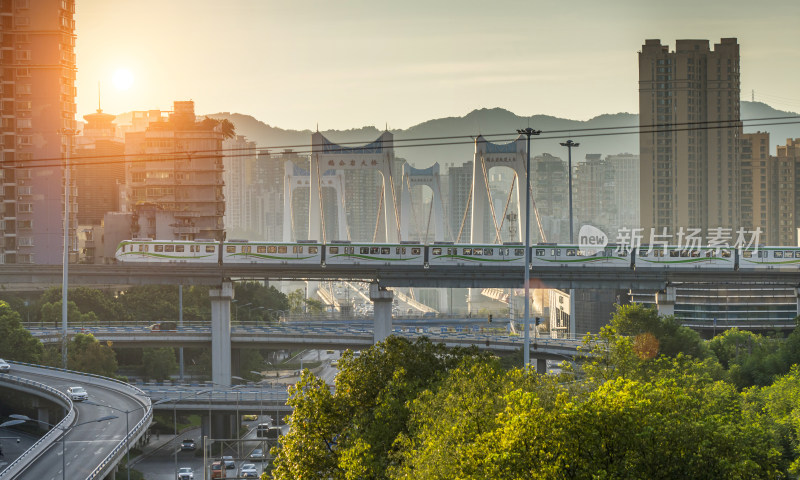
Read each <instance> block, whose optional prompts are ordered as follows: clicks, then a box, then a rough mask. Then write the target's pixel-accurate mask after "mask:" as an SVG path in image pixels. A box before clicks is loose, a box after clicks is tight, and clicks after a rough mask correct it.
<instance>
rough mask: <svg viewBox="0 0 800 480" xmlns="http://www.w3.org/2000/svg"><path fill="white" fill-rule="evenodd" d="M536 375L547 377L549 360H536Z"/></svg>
mask: <svg viewBox="0 0 800 480" xmlns="http://www.w3.org/2000/svg"><path fill="white" fill-rule="evenodd" d="M536 373H538V374H540V375H545V374H546V373H547V360H545V359H544V358H537V359H536Z"/></svg>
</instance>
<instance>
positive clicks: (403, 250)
mask: <svg viewBox="0 0 800 480" xmlns="http://www.w3.org/2000/svg"><path fill="white" fill-rule="evenodd" d="M395 253H396V254H398V255H405V254H406V247H397V248H395Z"/></svg>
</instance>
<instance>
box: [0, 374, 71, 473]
mask: <svg viewBox="0 0 800 480" xmlns="http://www.w3.org/2000/svg"><path fill="white" fill-rule="evenodd" d="M8 363H10V364H12V365H15V364H18V362H11V361H9V362H8ZM0 381H10V382H11V383H16V384H20V385H26V386H28V387H32V388H35V389H37V390H42V391H45V392H47V393H49V394H50V395H52V396H55V397H57V398H59V399H61V400H62V401H63V402H64V404H66V405H67V406H68V407H69V410H68V411H67V414H66V415H65V416H64V418H62V419H61V421H60V422H58V423H57V424H56V425H55V427H54V428H51V429H50V431H48V432H47V433H46V434H44V435H43V436H42V437H41V438H39V440H37V441H36V442H35V443H34V444H33V445H31V447H30V448H29V449H27V450H25V451H24V452H23V453H22V455H20V456H19V457H17V458H16V459H14V461H13V462H11V463H9V464H8V466H6V468H5V470H3V471H2V472H0V478H15V477H16V476H17V475H19V474H20V473H21V472H22V470H23V469H24V468H26V467H27V466H28V464H29V463H30V462H31V461H33V460H35V459H36V458H38V457H39V455H41V454H42V453H43V452H44V451H45V450H46V449H48V448H50V446H51V445H52V444H53V443H54V442H55V441H57V440H59V439H60V438H61V435H66V434H67V430H66V429H65V427H64V425H66V424H72V423H73V422H74V421H75V408H74V407H73V405H72V400H71V399H70V398H69V397H68V396H67V395H66V394H65V393H63V392H61V391H59V390H56V389H55V388H53V387H51V386H49V385H45V384H43V383H39V382H36V381H33V380H28V379H27V378H22V377H17V376H16V375H10V374H4V375H2V376H0ZM59 433H60V434H61V435H59Z"/></svg>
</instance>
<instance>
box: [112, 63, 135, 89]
mask: <svg viewBox="0 0 800 480" xmlns="http://www.w3.org/2000/svg"><path fill="white" fill-rule="evenodd" d="M113 82H114V86H115V87H116V88H117V90H127V89H129V88H131V86H132V85H133V74H132V73H131V71H130V70H128V69H125V68H120V69H117V71H116V72H114V77H113Z"/></svg>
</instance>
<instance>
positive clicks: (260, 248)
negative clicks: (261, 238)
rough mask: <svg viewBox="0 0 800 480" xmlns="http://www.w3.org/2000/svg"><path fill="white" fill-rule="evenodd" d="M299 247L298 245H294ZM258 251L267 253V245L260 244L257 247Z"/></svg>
mask: <svg viewBox="0 0 800 480" xmlns="http://www.w3.org/2000/svg"><path fill="white" fill-rule="evenodd" d="M294 248H297V247H294ZM256 253H267V246H266V245H258V246H257V247H256Z"/></svg>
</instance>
